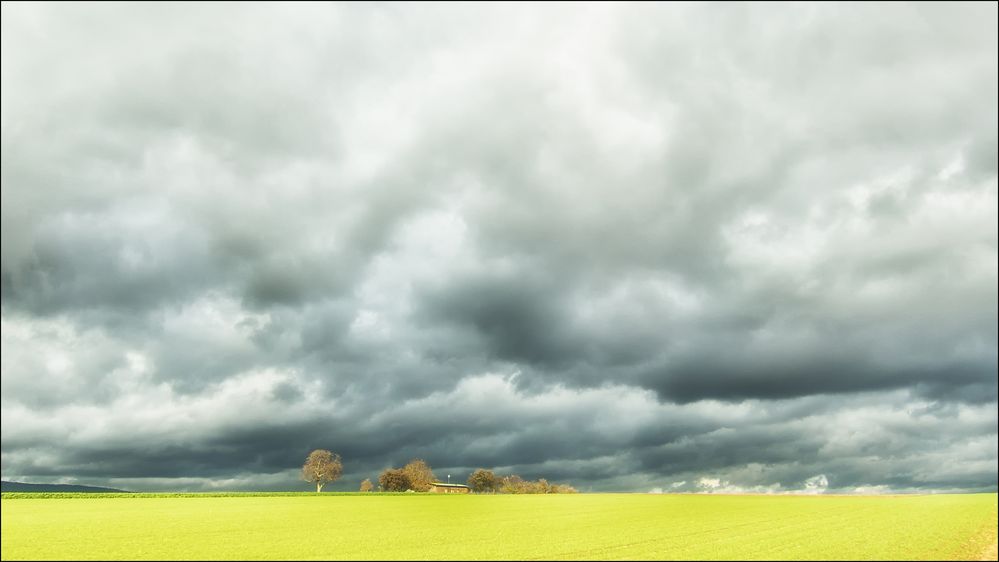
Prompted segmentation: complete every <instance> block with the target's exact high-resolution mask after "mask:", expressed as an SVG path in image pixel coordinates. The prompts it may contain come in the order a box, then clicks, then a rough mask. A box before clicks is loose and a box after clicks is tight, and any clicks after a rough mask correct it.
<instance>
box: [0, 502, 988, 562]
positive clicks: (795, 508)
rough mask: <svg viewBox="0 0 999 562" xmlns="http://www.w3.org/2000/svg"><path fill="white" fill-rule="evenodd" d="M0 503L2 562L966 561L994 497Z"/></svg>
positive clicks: (983, 542)
mask: <svg viewBox="0 0 999 562" xmlns="http://www.w3.org/2000/svg"><path fill="white" fill-rule="evenodd" d="M82 496H87V495H86V494H82ZM0 507H2V531H3V533H2V534H3V541H2V553H0V554H2V558H3V559H4V560H15V559H116V558H117V559H121V558H127V559H157V560H162V559H248V560H249V559H258V560H259V559H310V558H311V559H493V560H495V559H662V560H669V559H802V560H808V559H844V560H849V559H906V560H918V559H979V558H980V557H981V556H982V555H983V554H984V553H986V552H989V550H988V549H989V545H991V544H993V543H994V541H995V539H996V494H973V495H928V496H896V497H856V496H855V497H847V496H838V497H837V496H828V497H807V496H710V495H644V494H578V495H521V496H504V495H497V496H445V495H424V494H420V495H414V494H409V495H370V496H362V495H329V496H302V495H284V496H273V497H268V496H259V495H257V496H238V495H234V496H229V497H190V496H188V497H142V496H134V497H110V498H107V497H97V498H93V497H90V498H87V497H61V498H35V499H33V498H30V496H28V497H26V496H24V495H20V497H17V496H14V495H7V494H5V495H4V499H3V500H2V501H0Z"/></svg>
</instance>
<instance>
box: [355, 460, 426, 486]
mask: <svg viewBox="0 0 999 562" xmlns="http://www.w3.org/2000/svg"><path fill="white" fill-rule="evenodd" d="M433 482H436V479H435V478H434V472H433V471H432V470H430V465H428V464H427V463H426V461H424V460H423V459H413V460H411V461H409V463H407V464H406V466H404V467H402V468H387V469H385V470H384V471H383V472H382V473H381V474H379V475H378V488H379V489H380V490H381V491H383V492H406V491H409V490H413V491H414V492H427V491H429V490H430V484H431V483H433ZM372 487H373V486H372V484H371V481H370V480H365V481H364V482H361V491H362V492H370V491H371V489H372ZM365 488H366V489H365Z"/></svg>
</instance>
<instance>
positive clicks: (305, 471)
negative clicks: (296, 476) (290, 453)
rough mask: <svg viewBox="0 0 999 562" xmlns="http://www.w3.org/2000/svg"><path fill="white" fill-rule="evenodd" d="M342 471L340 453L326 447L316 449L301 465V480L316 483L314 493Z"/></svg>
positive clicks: (338, 476)
mask: <svg viewBox="0 0 999 562" xmlns="http://www.w3.org/2000/svg"><path fill="white" fill-rule="evenodd" d="M342 473H343V463H342V462H340V455H337V454H334V453H331V452H329V451H327V450H326V449H316V450H315V451H312V452H311V453H309V458H307V459H305V465H304V466H302V480H305V481H306V482H315V483H316V493H317V494H318V493H319V492H322V491H323V486H325V485H326V484H327V483H329V482H333V481H334V480H336V479H337V478H340V474H342Z"/></svg>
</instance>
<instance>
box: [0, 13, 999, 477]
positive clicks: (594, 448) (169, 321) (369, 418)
mask: <svg viewBox="0 0 999 562" xmlns="http://www.w3.org/2000/svg"><path fill="white" fill-rule="evenodd" d="M2 6H3V8H2V10H3V13H2V16H3V17H2V63H3V64H2V94H3V95H2V98H3V99H2V206H0V207H2V211H0V213H2V244H0V257H2V307H0V316H2V345H3V347H2V447H0V449H2V476H3V479H4V480H18V481H26V482H60V483H79V484H89V485H103V486H112V487H117V488H124V489H129V490H193V491H199V490H303V491H306V490H309V489H310V488H309V484H307V483H305V482H302V481H301V479H300V474H299V473H300V468H301V466H302V463H303V462H304V461H305V458H306V456H307V455H308V453H309V452H310V451H311V450H313V449H316V448H324V449H329V450H331V451H334V452H336V453H339V454H340V455H341V457H342V458H343V464H344V474H343V477H342V478H341V480H340V481H338V482H336V483H334V484H331V485H330V486H328V487H327V489H328V490H330V489H331V490H356V489H357V486H358V485H359V483H360V481H361V480H362V479H364V478H371V479H372V480H375V479H376V478H377V475H378V473H379V472H380V471H381V470H383V469H385V468H387V467H390V466H401V465H402V464H404V463H405V462H407V461H408V460H409V459H412V458H422V459H425V460H426V461H427V462H428V463H429V464H430V465H431V466H432V467H433V468H434V470H435V473H436V475H437V476H438V477H439V478H442V479H443V478H446V476H447V475H448V474H450V475H451V480H452V481H458V482H461V481H464V480H465V478H467V476H468V474H469V473H470V472H471V471H472V470H474V469H476V468H479V467H483V468H488V469H493V470H495V471H496V472H498V473H502V474H510V473H516V474H519V475H520V476H522V477H524V478H531V479H534V478H539V477H544V478H547V479H548V480H550V481H556V482H566V483H570V484H572V485H574V486H575V487H577V488H578V489H580V490H582V491H593V492H598V491H626V492H650V491H651V492H762V493H888V492H891V493H896V492H897V493H907V492H958V491H995V490H996V488H997V403H996V398H997V382H996V372H997V296H996V294H997V222H999V221H997V210H996V209H997V121H999V115H997V99H999V94H997V24H996V21H997V14H996V4H995V3H978V4H927V3H920V4H895V3H891V4H877V3H863V4H848V5H842V4H832V3H821V4H780V5H776V4H707V3H696V4H681V3H672V2H671V3H663V4H625V3H614V4H599V3H587V4H418V5H413V4H405V5H401V4H391V3H389V4H373V3H358V4H347V3H344V4H327V3H308V4H285V3H281V4H201V3H198V4H139V3H135V4H125V3H123V4H118V3H112V4H27V3H4V4H3V5H2Z"/></svg>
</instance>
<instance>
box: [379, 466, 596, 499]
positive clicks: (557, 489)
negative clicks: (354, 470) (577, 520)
mask: <svg viewBox="0 0 999 562" xmlns="http://www.w3.org/2000/svg"><path fill="white" fill-rule="evenodd" d="M434 482H437V478H436V477H435V476H434V472H433V470H432V469H431V468H430V465H429V464H427V462H426V461H424V460H423V459H413V460H411V461H409V463H407V464H406V466H404V467H402V468H387V469H385V470H384V471H382V473H381V474H380V475H379V476H378V489H379V491H382V492H407V491H409V490H412V491H414V492H426V491H428V490H430V487H431V484H432V483H434ZM468 487H469V488H471V489H472V491H473V492H476V493H478V494H497V493H498V494H576V493H578V491H577V490H576V489H575V488H573V487H572V486H570V485H568V484H557V483H554V482H549V481H548V480H546V479H544V478H539V479H538V480H533V481H531V480H524V479H523V478H521V477H520V476H517V475H516V474H511V475H508V476H498V475H496V474H495V473H494V472H493V471H491V470H486V469H484V468H479V469H476V470H475V472H473V473H472V474H471V476H469V477H468ZM373 490H374V485H373V484H372V482H371V480H367V479H365V480H364V482H361V491H362V492H371V491H373Z"/></svg>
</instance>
